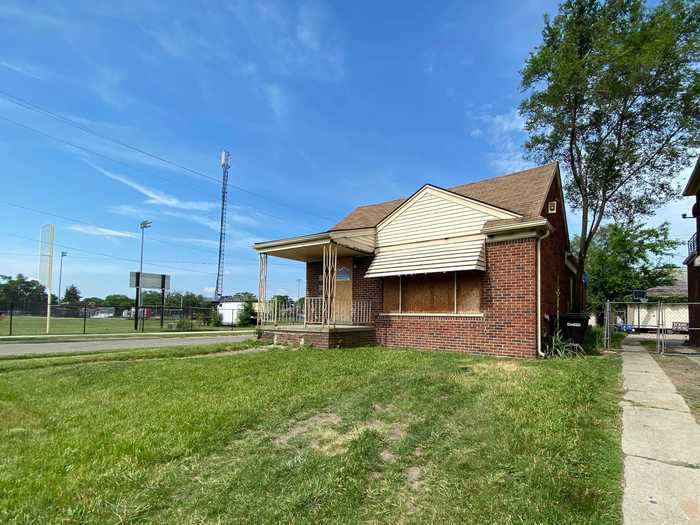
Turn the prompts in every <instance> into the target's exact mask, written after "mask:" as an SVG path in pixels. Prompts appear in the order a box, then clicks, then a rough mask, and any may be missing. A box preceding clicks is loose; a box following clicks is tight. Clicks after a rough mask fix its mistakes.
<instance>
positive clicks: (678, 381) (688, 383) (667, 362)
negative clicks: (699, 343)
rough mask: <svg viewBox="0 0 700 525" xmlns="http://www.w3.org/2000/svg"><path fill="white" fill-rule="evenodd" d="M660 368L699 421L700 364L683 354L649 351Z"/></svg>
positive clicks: (699, 421)
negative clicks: (663, 353)
mask: <svg viewBox="0 0 700 525" xmlns="http://www.w3.org/2000/svg"><path fill="white" fill-rule="evenodd" d="M650 353H651V355H652V356H653V357H654V359H656V362H657V363H658V364H659V366H660V367H661V369H662V370H663V371H664V372H665V373H666V375H667V376H668V377H669V379H670V380H671V382H672V383H673V384H674V386H675V387H676V390H678V393H679V394H680V395H681V396H683V399H685V402H686V403H687V404H688V406H689V407H690V411H691V412H692V414H693V416H694V417H695V420H696V421H697V422H698V423H700V366H698V364H697V363H696V362H693V361H692V359H691V358H689V357H686V356H684V355H659V354H657V353H655V352H650Z"/></svg>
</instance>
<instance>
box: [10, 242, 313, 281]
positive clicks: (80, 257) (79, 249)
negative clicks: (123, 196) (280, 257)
mask: <svg viewBox="0 0 700 525" xmlns="http://www.w3.org/2000/svg"><path fill="white" fill-rule="evenodd" d="M5 235H9V236H11V237H17V238H19V239H24V240H28V241H32V242H41V241H38V240H36V239H31V238H29V237H24V236H21V235H16V234H9V233H8V234H5ZM54 244H55V245H56V246H61V247H64V248H66V249H69V250H74V251H80V252H82V253H88V254H94V255H96V256H97V257H86V256H76V255H71V259H86V260H101V259H102V258H112V259H117V260H124V261H129V262H138V260H137V259H129V258H126V257H119V256H115V255H109V254H103V253H99V252H91V251H89V250H84V249H82V248H74V247H70V246H66V245H61V244H59V243H54ZM0 254H2V255H18V256H27V257H39V254H37V253H32V252H0ZM144 262H145V263H146V264H151V265H154V264H158V265H161V266H162V267H163V268H166V266H163V263H165V264H197V265H215V264H217V262H216V261H214V262H211V261H173V260H165V261H163V260H154V259H150V260H148V261H144ZM233 262H235V263H239V264H240V263H242V264H246V265H250V266H255V265H256V264H257V261H253V260H250V261H248V260H245V259H233ZM270 262H271V263H272V264H275V265H277V266H287V267H289V268H295V269H303V267H300V266H298V265H296V264H294V263H286V262H282V261H275V260H272V261H270ZM170 268H171V269H174V270H181V271H192V272H196V273H203V274H205V275H216V274H215V273H214V272H201V271H199V270H192V269H189V268H177V267H170Z"/></svg>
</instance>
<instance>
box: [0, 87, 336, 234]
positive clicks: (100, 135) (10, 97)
mask: <svg viewBox="0 0 700 525" xmlns="http://www.w3.org/2000/svg"><path fill="white" fill-rule="evenodd" d="M0 96H2V97H3V98H4V99H5V100H7V101H8V102H10V103H12V104H15V105H17V106H20V107H23V108H25V109H28V110H30V111H34V112H37V113H43V114H45V115H47V116H49V117H51V118H53V119H55V120H58V121H59V122H63V123H64V124H68V125H69V126H72V127H75V128H76V129H79V130H81V131H83V132H84V133H88V134H90V135H93V136H95V137H98V138H100V139H102V140H105V141H108V142H112V143H114V144H117V145H119V146H121V147H124V148H127V149H130V150H132V151H134V152H137V153H139V154H141V155H145V156H147V157H150V158H152V159H155V160H158V161H159V162H162V163H164V164H167V165H169V166H172V167H174V168H177V169H180V170H183V171H185V172H187V173H191V174H193V175H197V176H199V177H204V178H205V179H209V180H211V181H213V182H216V183H217V184H219V183H220V182H221V180H220V179H219V178H218V177H213V176H211V175H208V174H207V173H204V172H202V171H199V170H196V169H193V168H189V167H187V166H183V165H182V164H178V163H177V162H174V161H171V160H169V159H167V158H165V157H163V156H161V155H157V154H155V153H151V152H149V151H146V150H144V149H143V148H140V147H138V146H134V145H132V144H129V143H127V142H124V141H121V140H118V139H115V138H113V137H110V136H109V135H105V134H104V133H99V132H97V131H95V130H93V129H92V128H89V127H87V126H85V125H83V124H81V123H80V122H77V121H75V120H73V119H71V118H69V117H66V116H64V115H60V114H58V113H55V112H53V111H51V110H48V109H46V108H43V107H41V106H38V105H37V104H34V103H32V102H30V101H28V100H25V99H21V98H19V97H16V96H14V95H11V94H9V93H7V92H4V91H1V90H0ZM0 118H2V119H3V120H5V121H7V122H10V123H12V124H15V125H17V126H21V127H23V128H25V129H28V130H31V131H35V132H37V133H41V134H42V135H44V136H47V137H49V138H53V139H54V140H59V141H62V142H64V143H66V144H68V145H70V146H73V147H76V148H78V149H82V150H83V151H88V152H89V153H93V154H95V155H99V156H101V157H103V158H106V159H108V160H111V161H112V162H120V161H117V160H115V159H112V158H110V157H108V156H106V155H101V154H98V153H95V152H93V151H90V150H89V149H88V148H85V147H81V146H77V145H75V144H72V143H69V142H68V141H63V140H62V139H58V138H57V137H53V136H51V135H50V134H48V133H45V132H42V131H40V130H37V129H36V128H33V127H31V126H28V125H26V124H21V123H19V122H16V121H13V120H12V119H9V118H7V117H0ZM122 164H123V163H122ZM230 186H231V187H232V188H236V189H237V190H238V191H242V192H244V193H247V194H249V195H253V196H255V197H259V198H262V199H265V200H268V201H272V202H276V203H277V204H279V205H281V206H285V207H287V208H289V209H294V210H295V211H296V207H293V206H292V205H291V204H288V203H286V202H282V201H279V200H277V199H274V198H270V196H269V195H263V194H261V193H257V192H254V191H251V190H248V189H246V188H243V187H242V186H238V185H236V184H231V185H230ZM307 214H309V215H314V216H315V217H318V218H320V219H324V220H329V221H332V220H334V219H331V218H330V217H326V216H323V215H319V214H317V213H309V212H307ZM276 218H277V217H276ZM282 220H284V219H282Z"/></svg>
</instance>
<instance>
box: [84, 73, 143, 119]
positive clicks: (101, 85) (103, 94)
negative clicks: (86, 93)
mask: <svg viewBox="0 0 700 525" xmlns="http://www.w3.org/2000/svg"><path fill="white" fill-rule="evenodd" d="M125 78H126V75H124V73H122V72H121V71H117V70H116V69H113V68H111V67H106V66H102V67H98V68H97V71H96V72H95V76H94V78H93V79H92V82H91V83H90V86H91V87H92V89H93V91H95V93H97V95H98V96H99V97H100V98H101V99H102V100H103V102H106V103H107V104H109V105H110V106H112V107H114V108H116V109H120V110H121V109H125V108H126V107H127V106H129V105H131V104H132V102H133V99H132V98H131V97H130V96H128V95H126V94H125V93H124V91H123V89H122V84H123V83H124V79H125Z"/></svg>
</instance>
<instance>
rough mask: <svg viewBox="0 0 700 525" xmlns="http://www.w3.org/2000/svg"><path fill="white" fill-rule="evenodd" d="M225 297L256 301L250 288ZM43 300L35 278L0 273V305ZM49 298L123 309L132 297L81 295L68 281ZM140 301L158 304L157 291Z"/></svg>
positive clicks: (187, 299)
mask: <svg viewBox="0 0 700 525" xmlns="http://www.w3.org/2000/svg"><path fill="white" fill-rule="evenodd" d="M228 299H229V300H235V301H241V302H246V303H247V302H250V303H252V302H255V301H257V297H256V296H255V294H253V293H251V292H238V293H236V294H234V295H233V296H231V297H230V298H228ZM46 300H47V295H46V287H45V286H43V285H42V284H41V283H40V282H39V281H37V280H34V279H29V278H27V277H25V276H24V275H22V274H17V276H16V277H12V276H10V275H0V305H5V306H9V305H11V304H16V305H22V304H32V305H34V304H45V303H46ZM51 302H52V303H53V304H70V305H80V306H82V305H87V306H91V307H101V306H105V307H115V308H122V309H124V308H131V307H133V306H134V305H135V298H134V297H129V296H128V295H125V294H109V295H106V296H105V297H83V296H82V294H81V292H80V290H79V289H78V287H77V286H76V285H74V284H70V285H68V286H67V287H66V289H65V290H64V292H63V294H62V295H61V297H60V301H59V298H58V297H56V295H52V298H51ZM143 304H144V305H145V306H156V305H160V304H161V292H159V291H154V290H149V291H146V292H144V294H143ZM213 304H214V301H213V300H212V299H211V298H209V297H205V296H203V295H202V294H195V293H193V292H166V294H165V306H167V307H170V308H208V307H211V306H212V305H213Z"/></svg>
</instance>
